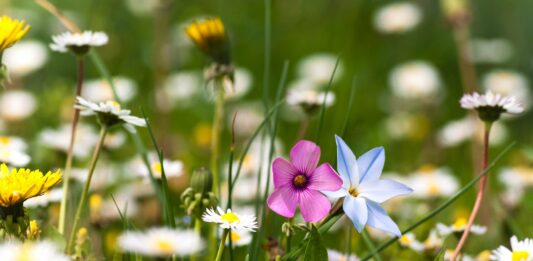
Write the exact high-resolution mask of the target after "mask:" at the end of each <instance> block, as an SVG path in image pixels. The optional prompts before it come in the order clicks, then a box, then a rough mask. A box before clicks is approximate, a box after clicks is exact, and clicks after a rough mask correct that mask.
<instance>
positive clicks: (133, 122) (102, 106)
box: [75, 96, 146, 132]
mask: <svg viewBox="0 0 533 261" xmlns="http://www.w3.org/2000/svg"><path fill="white" fill-rule="evenodd" d="M75 107H76V108H77V109H79V110H80V114H81V115H85V116H87V115H96V116H98V120H99V122H100V123H101V124H103V125H105V126H107V127H112V126H114V125H117V124H122V125H124V127H125V128H126V129H127V130H128V131H130V132H135V128H134V126H140V127H145V126H146V121H145V120H144V119H141V118H139V117H135V116H132V115H130V113H131V111H130V110H124V109H122V108H121V107H120V104H119V103H118V102H116V101H106V102H100V103H94V102H90V101H87V100H85V99H83V98H82V97H79V96H78V97H76V105H75Z"/></svg>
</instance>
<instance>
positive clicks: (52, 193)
mask: <svg viewBox="0 0 533 261" xmlns="http://www.w3.org/2000/svg"><path fill="white" fill-rule="evenodd" d="M62 197H63V190H62V189H60V188H56V189H52V190H49V191H47V192H45V193H43V194H42V195H40V196H37V197H34V198H30V199H28V200H26V201H24V207H27V208H35V207H46V206H47V205H48V204H50V203H55V202H59V201H60V200H61V198H62Z"/></svg>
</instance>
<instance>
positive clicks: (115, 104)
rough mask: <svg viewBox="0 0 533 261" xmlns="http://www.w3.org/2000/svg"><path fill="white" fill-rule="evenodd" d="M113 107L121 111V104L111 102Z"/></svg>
mask: <svg viewBox="0 0 533 261" xmlns="http://www.w3.org/2000/svg"><path fill="white" fill-rule="evenodd" d="M109 103H110V104H111V105H112V106H113V107H115V108H116V109H117V110H120V109H121V107H120V103H118V102H117V101H110V102H109Z"/></svg>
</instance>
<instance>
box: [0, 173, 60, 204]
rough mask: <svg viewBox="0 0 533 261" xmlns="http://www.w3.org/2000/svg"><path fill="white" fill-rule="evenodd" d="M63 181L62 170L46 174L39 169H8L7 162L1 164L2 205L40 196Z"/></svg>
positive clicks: (0, 192)
mask: <svg viewBox="0 0 533 261" xmlns="http://www.w3.org/2000/svg"><path fill="white" fill-rule="evenodd" d="M59 181H61V171H60V170H57V171H56V172H53V173H52V172H51V171H49V172H48V173H46V174H44V175H43V173H42V172H40V171H39V170H30V169H24V168H20V169H15V168H13V169H11V171H10V170H9V169H8V167H7V166H6V164H2V165H1V166H0V206H1V207H4V208H8V207H11V206H14V205H17V204H22V202H24V201H25V200H27V199H29V198H33V197H36V196H40V195H42V194H43V193H45V192H46V191H48V190H49V189H50V188H51V187H52V186H54V185H55V184H57V183H59Z"/></svg>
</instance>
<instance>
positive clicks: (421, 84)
mask: <svg viewBox="0 0 533 261" xmlns="http://www.w3.org/2000/svg"><path fill="white" fill-rule="evenodd" d="M389 83H390V86H391V88H392V92H393V93H394V95H396V96H398V97H400V98H403V99H423V98H431V97H433V96H435V95H436V93H437V92H438V91H439V89H440V87H441V80H440V77H439V74H438V72H437V70H436V69H435V67H433V65H431V64H429V63H427V62H424V61H412V62H408V63H405V64H401V65H399V66H397V67H395V68H394V69H393V70H392V72H391V74H390V78H389Z"/></svg>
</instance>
